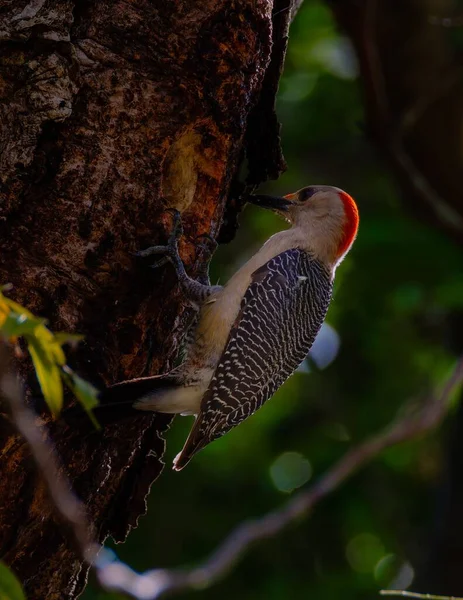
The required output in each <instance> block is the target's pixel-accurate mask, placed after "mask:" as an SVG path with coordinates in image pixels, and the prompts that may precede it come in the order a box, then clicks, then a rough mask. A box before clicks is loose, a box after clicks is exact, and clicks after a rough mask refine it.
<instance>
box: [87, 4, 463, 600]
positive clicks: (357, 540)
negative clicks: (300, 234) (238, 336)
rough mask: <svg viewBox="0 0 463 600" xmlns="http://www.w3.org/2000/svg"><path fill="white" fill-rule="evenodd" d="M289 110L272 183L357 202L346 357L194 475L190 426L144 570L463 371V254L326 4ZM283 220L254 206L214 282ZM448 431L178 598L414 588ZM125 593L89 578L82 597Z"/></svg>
mask: <svg viewBox="0 0 463 600" xmlns="http://www.w3.org/2000/svg"><path fill="white" fill-rule="evenodd" d="M278 115H279V118H280V120H281V122H282V124H283V128H282V140H283V149H284V152H285V157H286V159H287V163H288V170H287V172H286V174H284V175H283V176H282V177H281V178H280V180H279V181H278V182H276V183H273V184H271V185H267V186H266V187H265V188H264V191H267V192H272V193H288V192H291V191H295V190H296V189H298V188H300V187H303V186H305V185H308V184H317V183H323V184H330V185H335V186H339V187H342V188H344V189H345V190H347V191H348V192H349V193H350V194H351V195H352V196H353V197H355V199H356V200H357V203H358V205H359V209H360V215H361V226H360V232H359V236H358V239H357V241H356V243H355V245H354V247H353V249H352V251H351V252H350V254H349V256H348V257H347V259H346V260H345V261H344V263H343V264H342V265H341V266H340V268H339V269H338V273H337V279H336V286H335V293H334V300H333V303H332V305H331V308H330V310H329V313H328V318H327V322H328V323H329V324H330V325H331V326H332V327H333V328H334V330H335V331H336V332H337V334H338V335H339V338H340V348H339V352H338V354H337V356H336V358H335V360H334V361H333V362H332V363H331V364H329V365H328V366H327V367H326V368H324V369H321V370H318V369H315V368H314V367H313V365H312V367H311V368H310V372H299V373H297V374H296V375H294V376H293V377H292V378H291V379H290V380H289V381H288V382H287V383H286V384H285V385H284V387H283V388H282V389H281V390H280V391H279V392H278V393H277V394H276V396H275V397H274V398H273V399H272V400H271V401H270V402H268V403H267V404H266V405H265V406H264V408H263V409H262V410H260V411H259V412H258V413H257V414H256V415H255V416H254V417H252V418H251V419H249V420H248V421H246V422H245V423H244V424H242V425H241V426H240V427H239V428H237V429H235V430H233V431H232V432H231V433H229V434H228V435H227V436H225V437H224V438H222V439H220V440H218V441H217V442H215V443H213V444H211V445H210V446H208V447H207V449H206V450H204V451H203V452H201V453H200V454H199V455H198V456H197V457H196V458H195V459H194V460H193V462H192V463H191V464H190V465H189V466H188V468H187V469H185V470H184V471H182V472H180V473H174V472H173V471H171V469H170V465H171V463H172V459H173V457H174V456H175V455H176V453H177V452H178V451H179V450H180V449H181V447H182V445H183V442H184V440H185V438H186V435H187V432H188V430H189V428H190V425H191V420H190V419H189V418H177V419H176V420H175V422H174V425H173V426H172V428H171V430H170V431H169V432H168V434H167V440H168V447H167V454H166V461H167V468H166V470H165V471H164V473H163V475H162V476H161V478H160V479H159V480H158V481H157V482H156V484H155V485H154V486H153V488H152V492H151V496H150V500H149V508H148V514H147V516H146V517H144V518H142V519H140V522H139V527H138V529H137V530H135V531H133V532H132V533H131V535H130V536H129V538H128V540H127V542H126V543H125V544H123V545H121V546H118V547H117V548H116V552H117V554H118V555H119V557H120V558H121V559H123V560H124V561H126V562H127V563H129V564H130V565H131V566H133V568H135V569H137V570H145V569H150V568H153V567H176V566H186V565H193V564H197V563H198V562H199V561H201V560H203V559H204V558H205V557H206V556H207V555H208V554H209V553H210V552H212V551H213V549H215V548H216V546H217V545H218V544H220V542H221V540H223V538H224V537H225V536H226V535H227V534H228V533H229V532H230V531H231V530H232V529H233V528H234V527H236V526H237V525H238V524H239V523H241V522H242V521H244V520H246V519H249V518H252V517H255V516H259V515H262V514H264V513H266V512H268V511H270V510H273V509H275V508H277V507H278V506H281V505H283V504H284V503H285V502H286V501H287V500H288V498H289V497H290V496H291V494H294V493H297V489H298V488H299V487H300V486H302V485H304V484H307V482H308V484H309V485H310V482H311V481H312V480H314V479H315V478H317V477H318V476H320V475H321V474H322V473H324V472H325V471H326V470H327V469H328V468H329V467H330V466H331V465H332V464H333V463H334V462H335V461H336V460H337V459H338V458H340V457H341V456H342V455H343V454H344V453H345V452H346V450H347V449H348V448H351V447H352V446H353V445H355V444H357V443H359V442H360V441H362V440H364V439H365V438H366V437H367V436H369V435H371V434H372V433H374V432H376V431H378V430H380V429H381V428H382V427H384V426H386V425H387V423H389V422H390V421H391V420H393V419H394V417H395V416H396V414H397V412H398V411H400V408H401V407H402V406H403V405H404V403H405V402H406V401H408V400H413V399H419V398H420V397H421V396H422V395H425V394H426V393H427V392H429V391H430V390H433V389H435V387H436V386H438V385H439V383H441V382H442V381H443V380H444V379H445V377H446V376H447V374H448V373H449V370H450V369H451V368H452V365H453V364H454V361H455V354H454V352H453V351H452V318H453V315H455V314H456V313H459V312H460V314H461V311H462V310H463V280H462V276H461V275H462V265H463V256H462V251H461V248H460V247H458V246H457V245H456V244H454V243H452V241H451V240H450V239H449V238H448V237H446V236H445V235H444V234H441V233H439V232H438V231H437V229H434V228H431V227H429V226H426V225H424V224H423V223H421V222H420V221H419V220H417V218H416V217H415V215H412V214H406V212H405V211H404V209H403V205H402V203H401V198H400V190H399V188H398V186H397V185H396V183H395V181H394V179H393V177H392V175H391V172H390V171H389V169H388V167H387V165H386V164H385V163H384V161H383V160H382V158H381V157H380V156H379V155H378V154H377V150H376V149H375V147H373V146H372V145H371V144H370V143H369V142H368V141H367V140H366V136H365V134H364V121H365V118H364V115H363V106H362V98H361V90H360V87H359V80H358V70H357V65H356V60H355V56H354V53H353V50H352V48H351V46H350V44H349V42H348V40H347V39H346V38H345V37H343V36H342V35H340V33H339V32H338V31H337V29H336V27H335V23H334V21H333V17H332V14H331V12H330V10H329V9H328V8H327V7H326V5H325V4H323V3H321V2H316V1H313V0H305V2H304V3H303V6H302V8H301V9H300V11H299V13H298V15H297V17H296V19H295V21H294V23H293V25H292V27H291V33H290V43H289V49H288V55H287V59H286V67H285V72H284V76H283V79H282V82H281V86H280V92H279V99H278ZM283 226H284V224H283V223H282V222H281V221H279V220H278V218H276V217H275V216H274V215H272V214H270V213H267V212H265V211H262V210H259V209H256V208H254V207H248V208H247V209H246V210H245V212H244V214H243V215H242V217H241V228H240V230H239V232H238V234H237V237H236V239H235V240H234V242H233V243H231V244H230V245H228V246H227V247H222V248H220V249H219V251H218V252H217V253H216V256H215V258H214V261H213V265H212V269H211V279H212V280H213V281H218V280H220V281H221V282H223V281H226V280H227V279H228V277H229V276H230V275H231V274H232V273H233V272H234V271H235V270H236V269H237V267H238V266H239V265H240V264H242V263H243V261H244V260H245V259H246V258H247V257H248V256H250V255H251V254H252V253H253V252H254V250H255V248H257V247H258V246H259V245H261V244H262V242H263V241H264V240H266V239H267V238H268V236H269V234H271V233H272V232H274V231H277V230H278V229H280V228H282V227H283ZM454 410H456V407H455V409H454ZM446 427H447V428H448V425H447V426H446ZM445 432H446V429H445V427H444V429H443V430H441V431H440V432H438V433H435V434H433V435H431V436H428V437H427V438H426V439H420V440H416V441H413V442H411V443H407V444H403V445H401V446H399V447H396V448H393V449H391V450H390V451H388V452H386V453H384V454H383V455H382V456H381V457H380V458H378V459H377V460H376V461H375V462H374V463H372V464H371V465H370V466H368V467H367V468H366V469H364V470H362V471H361V472H360V473H359V474H358V475H357V476H355V477H354V478H353V479H351V480H350V481H349V482H348V483H347V484H346V485H344V486H342V488H341V489H339V490H338V491H337V492H336V493H334V494H332V495H331V496H330V497H329V498H328V499H326V500H324V501H323V502H322V503H321V504H320V505H319V506H318V507H317V509H316V510H315V512H314V513H313V514H312V515H311V516H310V517H309V518H307V519H305V520H303V521H301V522H299V523H297V524H296V525H294V526H293V527H291V528H289V529H288V530H286V531H285V532H284V534H283V535H280V536H278V537H277V538H275V539H269V540H266V541H264V542H262V543H260V544H259V545H257V546H255V547H254V548H253V549H252V550H251V551H250V552H249V553H248V554H246V556H245V557H244V560H243V561H242V562H241V563H240V564H239V565H238V566H237V567H236V569H235V570H233V572H231V573H230V574H229V575H228V576H227V577H226V578H225V579H224V580H223V581H221V582H220V583H218V584H217V585H215V586H213V587H212V588H210V589H209V590H205V591H202V592H200V593H199V594H198V593H197V592H196V593H195V592H191V593H185V594H183V595H180V596H178V597H181V598H190V597H191V598H193V597H200V598H204V599H216V598H220V599H223V600H235V599H236V598H240V600H256V599H264V598H265V599H266V600H277V599H278V600H281V599H283V598H285V599H286V598H290V599H293V598H316V599H317V600H333V599H335V598H336V599H340V598H342V599H343V600H349V599H354V598H355V599H363V598H376V597H377V595H378V590H379V589H380V588H381V587H387V586H393V587H401V588H404V587H407V586H408V585H409V584H410V583H411V581H412V579H413V577H414V574H415V573H416V571H417V570H419V569H420V565H422V563H423V561H424V559H425V554H426V552H427V549H428V548H427V545H428V544H427V540H428V536H429V532H430V529H431V524H432V522H433V519H434V517H435V511H436V506H435V504H436V503H435V493H434V490H435V489H437V488H438V487H439V485H440V482H441V478H442V472H443V466H444V463H445ZM195 594H196V595H195ZM116 597H117V596H115V595H110V594H104V593H103V592H99V591H97V590H96V588H95V587H93V586H92V584H90V585H89V587H88V589H87V591H86V592H85V594H84V596H83V598H85V599H86V600H90V599H97V598H116Z"/></svg>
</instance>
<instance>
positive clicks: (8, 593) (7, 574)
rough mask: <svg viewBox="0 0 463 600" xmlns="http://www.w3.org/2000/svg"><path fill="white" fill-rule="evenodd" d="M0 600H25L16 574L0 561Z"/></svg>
mask: <svg viewBox="0 0 463 600" xmlns="http://www.w3.org/2000/svg"><path fill="white" fill-rule="evenodd" d="M0 600H26V596H25V595H24V591H23V588H22V586H21V584H20V583H19V581H18V579H17V577H16V575H14V573H13V572H12V571H11V569H9V568H8V567H7V566H6V565H5V563H3V562H1V561H0Z"/></svg>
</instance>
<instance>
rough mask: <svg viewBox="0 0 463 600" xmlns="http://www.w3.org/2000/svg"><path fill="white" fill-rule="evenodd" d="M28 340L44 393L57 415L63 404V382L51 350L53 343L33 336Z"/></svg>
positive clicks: (51, 408)
mask: <svg viewBox="0 0 463 600" xmlns="http://www.w3.org/2000/svg"><path fill="white" fill-rule="evenodd" d="M27 342H28V347H29V352H30V355H31V357H32V361H33V363H34V368H35V372H36V373H37V379H38V380H39V383H40V388H41V390H42V394H43V396H44V398H45V401H46V403H47V405H48V407H49V408H50V410H51V412H52V413H53V414H54V415H55V416H56V415H58V414H59V412H60V410H61V408H62V406H63V383H62V381H61V375H60V370H59V368H58V366H57V364H56V359H55V356H54V353H53V351H52V350H50V348H51V347H52V346H53V345H52V344H46V343H45V344H44V343H41V342H42V340H39V339H37V338H35V337H32V336H31V337H28V339H27ZM55 346H57V344H55Z"/></svg>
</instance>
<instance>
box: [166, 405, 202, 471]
mask: <svg viewBox="0 0 463 600" xmlns="http://www.w3.org/2000/svg"><path fill="white" fill-rule="evenodd" d="M202 421H203V419H202V417H201V414H199V415H198V416H197V417H196V421H195V422H194V425H193V427H192V428H191V431H190V434H189V436H188V438H187V440H186V442H185V445H184V446H183V449H182V451H181V452H180V453H179V454H177V456H176V457H175V458H174V464H173V469H174V471H181V470H182V469H183V468H184V467H186V466H187V464H188V463H189V462H190V460H191V459H192V458H193V456H194V455H195V454H196V453H197V452H199V451H200V450H202V449H203V448H204V446H207V444H208V443H209V439H208V438H207V436H205V435H204V432H203V431H201V425H202Z"/></svg>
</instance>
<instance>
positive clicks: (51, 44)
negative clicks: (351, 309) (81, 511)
mask: <svg viewBox="0 0 463 600" xmlns="http://www.w3.org/2000/svg"><path fill="white" fill-rule="evenodd" d="M298 4H299V2H298V1H293V2H288V1H287V0H283V1H282V0H274V1H273V0H233V1H230V0H200V1H199V0H176V1H165V0H163V1H160V0H156V1H151V2H149V1H148V0H135V1H133V2H125V1H122V0H121V1H119V0H113V1H109V0H107V1H104V0H103V1H101V0H98V1H97V0H85V1H84V0H79V2H77V1H75V2H74V1H72V0H31V1H27V0H17V1H15V2H3V3H2V4H1V11H0V32H1V39H2V42H1V46H0V98H1V102H0V113H1V115H0V118H1V123H0V126H1V144H0V184H1V190H0V191H1V195H0V283H1V282H4V283H6V282H11V283H13V285H14V288H13V292H12V295H13V297H14V299H15V300H17V301H18V302H20V303H22V304H23V305H25V306H26V307H28V308H29V309H30V310H32V311H33V312H35V313H36V314H38V315H41V316H44V317H46V318H47V319H48V320H49V323H50V326H51V328H52V329H54V330H58V331H59V330H63V331H68V332H80V333H83V334H84V335H85V336H86V338H85V343H83V344H81V345H80V348H79V349H78V350H77V351H76V352H75V353H74V354H73V355H72V361H73V366H75V367H76V368H77V370H78V371H79V372H80V373H81V374H82V375H84V376H85V377H87V378H88V379H89V380H91V381H93V382H95V383H96V384H97V385H102V384H104V383H112V382H115V381H118V380H121V379H125V378H130V377H133V376H139V375H146V374H152V373H157V372H159V371H162V370H166V369H167V368H169V366H170V365H171V364H172V359H173V358H174V356H175V354H176V351H177V349H178V347H179V344H180V343H181V339H182V336H183V335H184V333H185V327H186V323H187V322H188V319H189V317H190V312H191V311H190V309H189V308H188V307H187V306H186V305H185V302H184V301H183V299H182V298H181V296H180V294H179V292H178V289H177V287H176V284H175V278H174V276H173V274H172V271H171V270H169V269H168V268H165V269H163V270H161V271H160V272H154V271H153V272H152V273H151V272H149V273H148V272H147V269H146V267H144V266H140V265H138V264H137V263H136V261H135V260H134V259H133V258H132V256H131V252H132V251H135V250H137V249H140V248H143V247H145V246H147V245H150V244H152V243H157V242H161V241H164V240H165V239H166V235H167V233H168V230H169V228H170V223H171V218H170V216H169V214H168V213H167V212H165V210H166V208H169V207H176V208H178V209H179V210H180V211H181V213H182V216H183V222H184V228H185V236H184V238H183V241H182V243H181V255H182V258H183V259H184V261H185V264H186V265H187V268H188V269H189V272H190V273H191V274H192V275H193V276H195V275H197V274H198V272H199V267H200V264H201V263H204V261H206V260H208V259H209V258H210V256H209V251H208V250H205V249H204V248H202V246H201V244H200V242H199V240H198V239H197V238H198V236H199V235H201V234H205V233H207V234H210V235H212V236H213V237H217V236H218V235H219V230H220V228H221V227H222V233H221V236H220V237H221V239H222V240H226V239H230V238H231V237H232V236H233V233H234V229H235V228H236V217H237V214H238V212H239V210H240V201H237V199H236V196H235V195H234V194H233V190H234V189H235V187H236V188H237V187H238V186H235V183H236V174H237V169H238V166H239V164H240V162H241V160H242V159H243V157H244V156H245V155H247V157H248V159H249V170H250V171H249V174H248V182H249V184H250V186H251V184H253V185H254V184H258V183H260V182H261V181H263V180H265V179H266V178H268V177H276V176H278V174H279V173H280V172H281V170H282V169H283V166H284V163H283V158H282V155H281V151H280V146H279V138H278V123H277V120H276V117H275V114H274V97H275V92H276V88H277V84H278V79H279V75H280V72H281V67H282V62H283V58H284V54H285V49H286V40H287V29H288V23H289V20H290V18H291V16H292V14H293V13H294V11H295V9H296V8H297V5H298ZM272 13H273V14H272ZM230 190H232V191H231V192H230ZM224 213H225V220H224V219H223V216H224ZM17 368H18V369H19V371H20V373H21V375H22V376H23V377H24V379H25V381H27V382H28V392H29V397H33V396H34V395H37V384H36V383H35V382H34V377H33V375H32V369H31V364H30V362H29V360H27V358H24V359H22V360H18V365H17ZM46 415H47V413H46V411H44V412H43V413H42V417H43V420H44V421H45V422H46V423H47V424H48V426H49V428H50V429H51V431H52V435H53V439H54V441H55V443H56V446H57V448H58V451H59V453H60V454H61V457H62V461H63V468H64V469H65V470H66V471H67V472H68V473H69V475H70V477H71V480H72V481H73V483H74V486H75V490H76V492H77V493H78V495H79V496H80V497H81V498H82V500H83V501H84V502H85V504H86V506H87V509H88V514H89V518H90V519H91V521H92V522H93V523H94V524H95V531H96V535H97V538H98V540H100V541H102V540H103V539H104V538H105V537H107V536H108V535H112V536H113V537H114V538H115V539H116V540H122V539H124V537H125V536H126V535H127V533H128V531H129V529H130V528H131V527H133V526H135V525H136V523H137V519H138V517H139V516H140V515H141V514H142V513H143V512H144V510H145V498H146V495H147V493H148V490H149V488H150V485H151V483H152V482H153V480H154V479H155V478H156V477H157V476H158V475H159V473H160V471H161V470H162V456H163V451H164V440H163V438H162V433H163V432H164V431H165V429H166V428H167V427H168V424H169V421H170V419H169V418H167V417H163V416H159V415H155V416H148V417H146V416H140V417H135V418H133V419H132V420H131V421H129V422H126V423H124V425H123V427H121V426H118V425H114V426H112V427H109V428H107V429H106V430H105V431H104V432H103V433H102V434H99V435H97V434H92V435H89V436H87V437H84V438H82V433H81V432H76V431H74V430H72V429H69V428H68V427H67V426H65V425H64V424H63V423H51V422H50V419H49V418H48V417H47V416H46ZM0 417H1V419H0V422H1V439H0V441H1V449H0V481H1V485H0V555H1V557H2V558H3V559H4V560H5V561H6V562H7V563H8V564H10V565H12V567H13V569H14V571H15V572H16V573H17V574H18V576H19V578H20V579H21V580H22V581H23V582H24V583H25V588H26V593H27V594H28V596H29V597H30V598H34V599H40V598H44V599H45V598H46V599H47V600H52V599H54V598H56V599H58V598H60V599H61V598H75V597H76V596H77V595H78V594H79V592H80V591H81V590H82V589H83V586H84V584H85V579H86V573H87V568H86V566H84V565H82V564H81V563H80V561H79V560H78V558H77V556H76V554H75V553H74V550H73V549H72V548H71V547H70V546H69V544H68V543H67V541H66V538H65V535H64V533H63V532H62V530H61V528H60V525H59V523H57V522H56V521H55V518H54V516H53V511H52V509H51V507H50V505H49V503H48V501H47V498H46V496H45V493H44V490H43V488H42V486H41V484H40V481H39V479H38V476H37V475H36V474H35V473H34V471H33V470H32V469H31V466H30V460H29V453H28V450H27V448H26V447H25V445H24V443H23V441H22V440H21V439H20V438H19V437H18V435H17V434H16V433H15V431H14V429H13V427H12V424H11V422H10V420H9V417H8V415H7V414H5V413H3V414H1V415H0Z"/></svg>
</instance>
